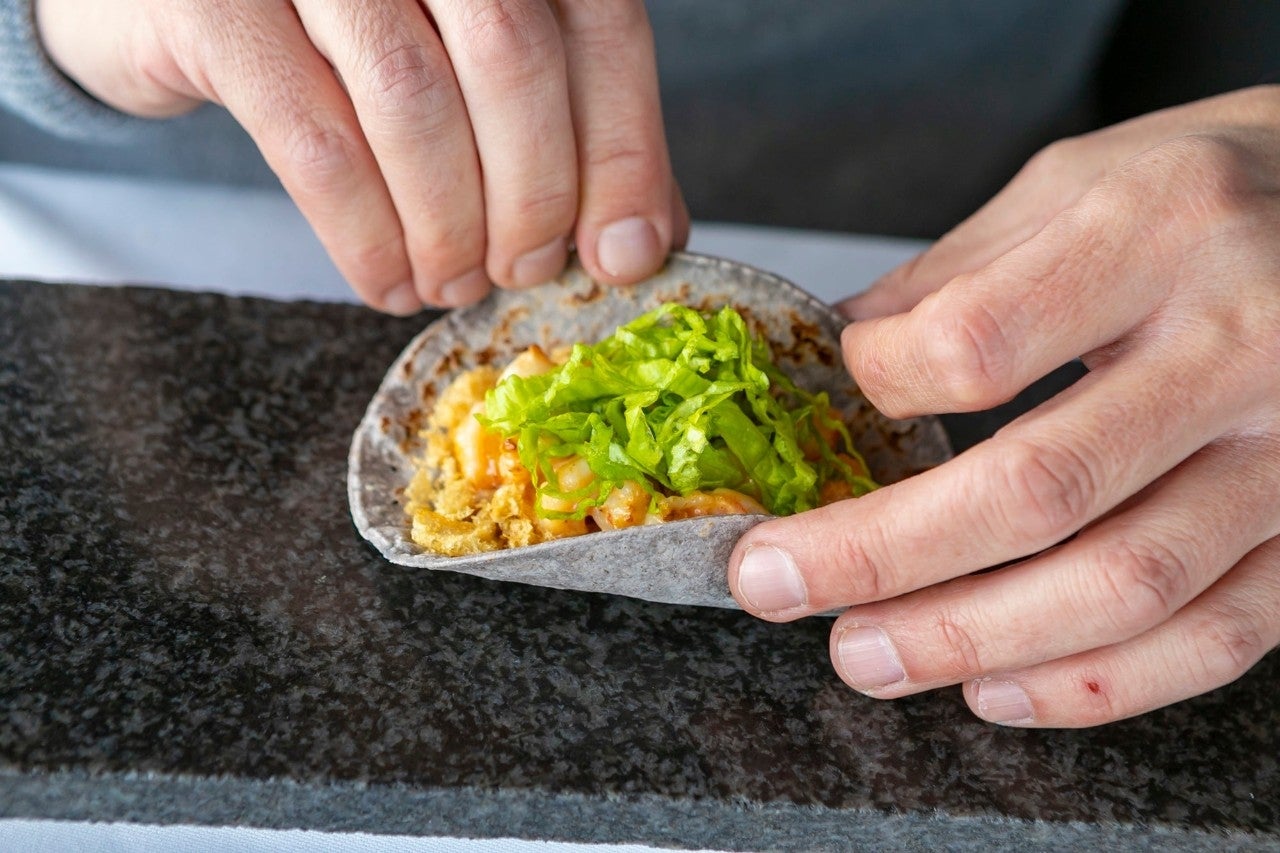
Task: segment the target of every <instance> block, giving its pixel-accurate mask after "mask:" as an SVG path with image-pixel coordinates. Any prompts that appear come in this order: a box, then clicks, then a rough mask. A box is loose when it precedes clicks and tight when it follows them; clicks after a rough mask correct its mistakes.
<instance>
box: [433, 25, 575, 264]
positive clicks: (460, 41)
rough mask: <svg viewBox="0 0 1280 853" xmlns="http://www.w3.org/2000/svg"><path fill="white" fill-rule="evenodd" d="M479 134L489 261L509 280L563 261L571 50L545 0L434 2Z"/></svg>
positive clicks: (570, 152) (569, 184) (569, 219)
mask: <svg viewBox="0 0 1280 853" xmlns="http://www.w3.org/2000/svg"><path fill="white" fill-rule="evenodd" d="M427 5H428V6H429V8H430V9H431V12H432V14H433V15H434V16H435V20H436V24H437V26H438V27H439V28H440V33H441V38H442V39H443V41H444V45H445V48H446V49H447V50H448V52H449V56H450V57H451V58H452V60H453V64H454V69H455V70H456V72H457V76H458V83H459V85H460V86H461V88H462V94H463V98H464V99H465V101H466V106H467V113H468V115H469V116H470V118H471V126H472V128H473V129H474V132H475V144H476V148H477V150H478V151H479V154H480V163H481V172H482V175H483V181H484V199H485V218H486V223H487V229H488V239H489V248H488V254H487V259H486V266H487V269H488V271H489V273H490V275H491V276H492V277H493V279H494V280H495V281H497V282H499V283H500V284H503V285H507V286H519V287H526V286H529V285H534V284H541V283H542V282H544V281H547V280H548V279H550V278H553V277H554V276H555V275H557V274H558V273H559V272H560V270H561V269H563V268H564V264H565V260H566V259H567V257H568V252H569V236H570V234H571V232H572V230H573V223H574V219H575V217H576V216H577V212H578V178H577V175H578V167H577V161H576V147H575V142H574V135H573V123H572V119H571V118H570V115H569V96H568V89H567V86H568V84H567V81H566V69H565V58H564V48H563V46H562V44H561V40H560V34H559V31H558V28H557V25H556V20H555V16H554V15H553V14H552V12H551V10H550V9H549V8H548V6H547V4H546V2H545V0H481V2H470V1H469V0H429V2H428V3H427Z"/></svg>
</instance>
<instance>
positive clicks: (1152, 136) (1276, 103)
mask: <svg viewBox="0 0 1280 853" xmlns="http://www.w3.org/2000/svg"><path fill="white" fill-rule="evenodd" d="M1260 91H1261V90H1260V89H1259V90H1247V89H1246V90H1242V91H1239V92H1233V93H1228V94H1226V95H1219V96H1216V97H1213V98H1207V99H1205V100H1203V101H1198V102H1195V103H1193V104H1186V105H1183V106H1179V107H1172V108H1170V109H1166V110H1159V111H1157V112H1153V113H1149V114H1147V115H1145V116H1140V117H1138V118H1135V119H1131V120H1129V121H1126V122H1121V123H1120V124H1117V125H1113V126H1112V127H1108V128H1104V129H1102V130H1099V131H1095V132H1093V133H1090V134H1086V135H1084V136H1077V137H1072V138H1069V139H1063V140H1059V141H1057V142H1054V143H1052V144H1051V145H1049V146H1047V147H1046V148H1044V149H1042V150H1041V151H1040V152H1038V153H1037V154H1036V155H1035V156H1034V157H1032V158H1031V159H1030V160H1029V161H1028V162H1027V164H1026V165H1025V166H1023V168H1022V169H1021V170H1020V171H1019V172H1018V174H1017V175H1015V176H1014V178H1013V180H1011V181H1010V182H1009V184H1008V185H1006V186H1005V187H1004V188H1003V189H1002V190H1001V191H1000V192H999V193H998V194H996V196H994V197H993V198H992V199H991V201H989V202H988V203H987V204H985V205H984V206H983V207H982V208H981V209H979V210H978V212H977V213H975V214H974V215H973V216H971V217H969V218H968V219H967V220H965V221H964V222H962V223H961V224H960V225H958V226H956V228H955V229H953V230H952V231H951V232H949V233H948V234H946V235H945V236H943V237H942V238H941V239H940V240H939V241H938V242H937V243H935V244H934V245H933V246H931V247H930V248H929V249H928V250H926V251H925V252H923V253H922V254H920V255H917V256H916V257H914V258H912V259H911V260H909V261H907V262H906V263H905V264H903V265H901V266H899V267H898V268H896V269H894V270H892V271H890V272H889V273H887V274H886V275H885V276H884V277H883V278H881V279H879V280H878V281H876V282H874V283H873V284H872V285H871V287H870V288H868V289H867V291H866V292H864V293H861V294H859V295H857V296H854V297H852V298H850V299H846V300H845V301H843V302H841V303H840V304H839V305H837V306H836V307H837V309H838V310H839V311H841V313H843V314H844V315H845V316H847V317H849V318H850V319H852V320H869V319H874V318H877V317H885V316H888V315H890V314H897V313H900V312H902V311H909V310H910V309H911V308H913V307H915V305H916V304H918V303H919V302H920V300H921V299H923V298H924V297H925V296H927V295H928V294H930V293H933V292H934V291H936V290H937V289H938V288H940V287H942V286H943V285H944V284H946V283H947V282H948V281H950V280H951V279H953V278H955V277H956V276H958V275H963V274H965V273H970V272H975V271H977V270H979V269H981V268H982V267H984V266H986V265H987V264H988V263H990V262H991V261H993V260H995V259H996V258H998V257H999V256H1001V255H1003V254H1004V253H1005V252H1007V251H1009V250H1011V249H1012V248H1013V247H1015V246H1017V245H1019V244H1021V243H1022V242H1024V241H1025V240H1027V239H1029V238H1030V237H1031V236H1033V235H1034V234H1036V233H1037V232H1038V231H1039V230H1040V229H1041V228H1043V227H1044V226H1045V225H1046V224H1048V223H1049V222H1050V221H1051V220H1052V219H1053V217H1055V216H1056V215H1058V214H1059V213H1061V212H1062V211H1063V210H1066V209H1067V208H1068V207H1070V206H1071V205H1073V204H1075V203H1076V202H1077V201H1078V200H1079V199H1081V198H1082V197H1083V196H1084V194H1085V193H1086V192H1087V191H1088V189H1089V188H1090V187H1092V186H1094V185H1095V184H1096V183H1098V181H1100V180H1101V179H1102V178H1103V177H1104V176H1105V175H1107V174H1108V173H1110V172H1111V171H1112V170H1114V169H1116V168H1118V167H1119V166H1120V165H1121V164H1123V163H1125V162H1126V161H1127V160H1129V159H1130V158H1132V157H1134V156H1136V155H1138V154H1139V153H1141V152H1143V151H1146V150H1147V149H1149V148H1151V147H1152V146H1155V145H1157V144H1159V143H1160V142H1162V141H1164V140H1168V139H1173V138H1175V137H1179V136H1183V135H1185V134H1186V133H1187V132H1188V131H1189V129H1191V128H1195V127H1199V128H1200V129H1201V130H1205V131H1207V130H1211V129H1213V128H1215V127H1216V128H1225V127H1239V126H1257V127H1263V128H1268V127H1274V126H1275V123H1276V121H1277V118H1278V117H1280V116H1278V113H1277V110H1280V98H1276V97H1267V98H1259V97H1257V94H1258V93H1259V92H1260ZM1192 113H1194V116H1195V118H1194V119H1189V118H1188V116H1189V115H1190V114H1192Z"/></svg>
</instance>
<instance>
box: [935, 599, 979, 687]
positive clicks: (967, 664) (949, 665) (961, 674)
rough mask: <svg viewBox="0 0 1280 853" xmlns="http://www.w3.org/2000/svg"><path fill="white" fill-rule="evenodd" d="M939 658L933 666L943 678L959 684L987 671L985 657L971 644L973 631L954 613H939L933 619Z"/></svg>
mask: <svg viewBox="0 0 1280 853" xmlns="http://www.w3.org/2000/svg"><path fill="white" fill-rule="evenodd" d="M935 628H936V631H937V636H938V638H939V649H938V651H939V652H940V656H939V657H938V658H935V664H934V665H935V666H937V668H938V670H939V672H940V674H941V675H943V676H944V677H947V678H948V679H950V680H952V681H961V680H963V679H966V678H970V677H972V676H975V675H980V674H982V673H984V672H986V671H987V670H986V666H985V663H984V656H983V655H982V653H981V652H980V651H979V647H978V644H977V642H975V641H974V632H973V631H972V630H971V629H970V628H969V627H968V626H966V624H965V620H964V619H962V618H960V617H959V616H958V615H957V614H956V613H953V612H948V611H945V610H944V611H942V612H940V613H938V615H937V616H936V624H935Z"/></svg>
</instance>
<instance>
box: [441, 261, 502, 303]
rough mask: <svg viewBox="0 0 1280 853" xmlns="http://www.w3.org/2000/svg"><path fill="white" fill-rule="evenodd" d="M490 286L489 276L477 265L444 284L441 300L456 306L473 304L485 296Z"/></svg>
mask: <svg viewBox="0 0 1280 853" xmlns="http://www.w3.org/2000/svg"><path fill="white" fill-rule="evenodd" d="M489 287H490V284H489V276H487V275H485V274H484V270H482V269H480V268H479V267H476V268H475V269H473V270H471V271H470V272H467V273H463V274H462V275H460V276H458V277H457V278H455V279H453V280H451V281H446V282H445V283H444V284H442V285H441V286H440V302H441V304H443V305H449V306H452V307H455V308H456V307H461V306H463V305H472V304H474V303H476V302H479V301H480V300H481V299H483V298H484V295H485V294H486V293H488V292H489Z"/></svg>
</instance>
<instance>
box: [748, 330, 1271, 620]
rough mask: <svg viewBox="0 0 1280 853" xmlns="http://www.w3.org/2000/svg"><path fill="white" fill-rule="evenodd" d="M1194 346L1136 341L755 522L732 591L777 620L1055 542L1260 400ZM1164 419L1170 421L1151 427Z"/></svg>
mask: <svg viewBox="0 0 1280 853" xmlns="http://www.w3.org/2000/svg"><path fill="white" fill-rule="evenodd" d="M1200 357H1201V356H1199V355H1197V354H1196V353H1192V352H1184V353H1181V354H1178V353H1173V354H1169V353H1164V352H1160V351H1159V350H1158V349H1157V348H1152V351H1149V352H1135V353H1133V354H1131V356H1130V357H1129V358H1126V359H1124V360H1123V361H1119V362H1117V363H1115V364H1112V365H1110V366H1108V367H1106V368H1104V369H1102V370H1099V371H1095V372H1094V373H1091V374H1090V375H1089V376H1086V377H1085V378H1084V379H1082V380H1081V381H1080V382H1077V383H1076V384H1075V385H1074V386H1072V387H1071V388H1069V389H1067V390H1066V391H1064V392H1062V393H1061V394H1059V395H1058V397H1056V398H1054V399H1053V400H1051V401H1049V402H1048V403H1046V404H1044V405H1043V406H1041V407H1040V408H1038V409H1036V410H1034V411H1033V412H1032V413H1030V414H1029V415H1026V416H1023V417H1022V418H1020V419H1019V420H1017V421H1015V422H1014V423H1012V424H1010V425H1009V426H1008V427H1006V428H1004V429H1003V430H1001V431H1000V432H999V433H997V434H996V436H995V437H994V438H992V439H990V440H988V441H986V442H983V443H982V444H979V445H977V446H975V447H973V448H971V449H970V450H968V451H966V452H965V453H963V454H961V455H960V456H958V457H956V458H955V459H953V460H951V461H950V462H947V463H945V464H943V465H941V466H939V467H937V468H934V469H932V470H930V471H926V472H925V473H923V474H919V475H917V476H915V477H911V478H909V479H906V480H903V481H901V482H898V483H894V484H892V485H889V486H886V487H885V488H882V489H879V490H877V491H874V492H872V493H870V494H868V495H865V496H863V497H861V498H858V499H856V500H849V501H842V502H840V503H835V504H830V505H828V506H825V507H821V508H819V509H816V510H812V511H810V512H806V513H801V514H800V515H796V516H791V517H789V518H779V519H773V520H770V521H767V522H764V523H763V524H760V525H758V526H756V527H755V528H753V529H752V530H750V531H749V532H748V533H746V534H745V535H744V536H743V537H742V539H741V540H740V541H739V542H738V545H737V546H736V548H735V549H734V552H733V556H732V557H731V562H730V571H729V584H730V588H731V589H732V590H733V592H734V596H735V597H736V598H737V599H738V601H739V602H740V603H742V605H743V607H744V608H745V609H747V610H749V611H751V612H753V613H756V614H757V615H759V616H762V617H763V618H766V619H771V620H774V621H785V620H789V619H795V618H798V617H800V616H804V615H808V614H810V613H815V612H825V611H827V610H830V609H832V608H835V607H842V606H848V605H853V604H863V603H867V602H871V601H879V600H882V599H885V598H891V597H893V596H897V595H901V594H903V593H906V592H910V591H912V590H916V589H920V588H923V587H925V586H929V585H931V584H934V583H938V582H940V581H944V580H949V579H951V578H954V577H958V576H960V575H963V574H967V573H969V572H972V571H975V570H977V569H981V568H986V567H988V566H993V565H998V564H1000V563H1004V562H1007V561H1009V560H1013V559H1017V558H1020V557H1025V556H1028V555H1029V554H1032V553H1035V552H1036V551H1039V550H1041V549H1043V548H1047V547H1049V546H1050V545H1053V544H1055V543H1057V542H1060V541H1062V540H1063V539H1064V538H1066V537H1067V536H1069V535H1071V534H1072V533H1075V532H1076V531H1077V530H1079V529H1080V528H1081V527H1082V526H1083V525H1084V524H1086V523H1087V522H1089V521H1091V520H1093V519H1095V518H1097V517H1099V516H1100V515H1101V514H1103V513H1104V512H1107V511H1108V510H1110V509H1111V508H1112V507H1115V506H1116V505H1118V504H1119V503H1120V502H1121V501H1123V500H1125V499H1126V498H1128V497H1129V496H1131V495H1133V494H1135V493H1136V492H1137V491H1138V490H1139V489H1141V488H1143V487H1144V486H1146V485H1147V484H1149V483H1151V482H1152V481H1153V480H1155V479H1156V478H1157V477H1159V476H1160V475H1162V474H1164V473H1165V472H1166V471H1168V470H1169V469H1171V468H1172V467H1174V466H1175V465H1177V464H1178V463H1179V462H1181V461H1182V460H1183V459H1186V458H1187V457H1188V456H1190V455H1191V454H1192V453H1193V452H1195V451H1196V450H1198V449H1200V448H1201V447H1203V446H1204V445H1206V444H1207V443H1209V442H1210V441H1211V440H1213V439H1214V438H1216V437H1217V436H1219V435H1222V434H1223V433H1224V432H1225V431H1226V430H1227V429H1228V428H1229V425H1230V422H1231V421H1233V420H1234V419H1235V418H1238V417H1240V416H1241V413H1242V412H1246V411H1249V410H1250V409H1251V408H1256V407H1257V405H1258V403H1257V402H1256V401H1254V400H1252V399H1251V392H1250V391H1249V390H1248V389H1247V388H1246V387H1244V384H1243V383H1236V382H1225V383H1224V382H1221V381H1219V380H1220V377H1219V376H1216V375H1215V374H1214V373H1213V372H1210V371H1203V370H1198V369H1196V366H1197V364H1198V363H1199V362H1197V359H1198V358H1200ZM1166 423H1177V424H1178V429H1176V430H1161V431H1158V432H1153V431H1152V429H1151V425H1152V424H1166Z"/></svg>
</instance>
